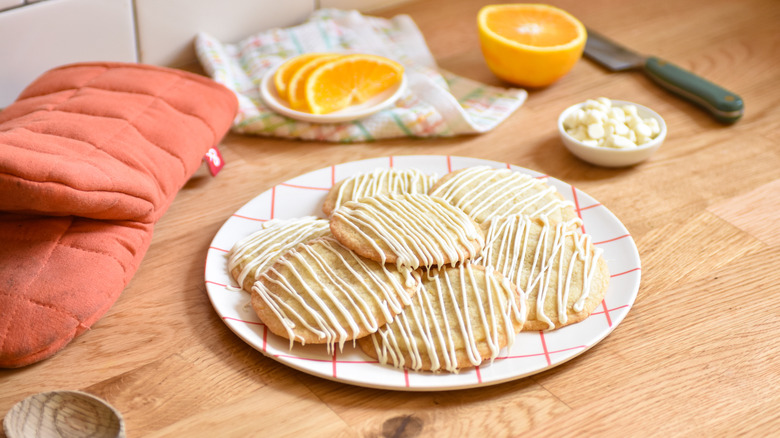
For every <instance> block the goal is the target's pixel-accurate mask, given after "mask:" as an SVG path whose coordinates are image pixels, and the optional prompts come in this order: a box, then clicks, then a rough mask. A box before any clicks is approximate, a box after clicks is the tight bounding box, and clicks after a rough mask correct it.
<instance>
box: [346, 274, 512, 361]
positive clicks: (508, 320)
mask: <svg viewBox="0 0 780 438" xmlns="http://www.w3.org/2000/svg"><path fill="white" fill-rule="evenodd" d="M412 301H413V302H412V304H411V305H410V306H407V307H406V308H405V309H404V311H403V312H402V313H401V314H400V315H398V316H397V317H396V319H395V320H394V321H393V322H392V323H389V324H387V325H386V326H384V327H382V328H380V329H379V331H377V332H376V333H374V334H372V335H371V336H368V337H365V338H362V339H359V340H358V345H359V346H360V348H361V349H362V350H363V351H364V352H365V353H366V354H368V355H369V356H371V357H373V358H374V359H377V360H378V361H379V362H380V363H382V364H390V365H393V366H395V367H398V368H401V367H405V368H410V369H412V370H415V371H421V370H426V371H443V370H446V371H450V372H458V371H459V370H460V369H463V368H469V367H474V366H477V365H480V364H481V363H482V362H483V361H485V360H493V359H495V358H496V357H497V356H498V354H499V351H500V350H501V349H502V348H504V347H508V346H511V345H512V342H513V341H514V339H515V336H516V334H517V333H518V332H519V331H520V330H521V328H522V327H523V323H524V321H525V318H526V308H525V302H524V300H523V299H522V297H521V294H520V293H518V291H517V289H516V288H515V287H514V286H513V285H512V284H511V283H510V282H509V281H507V279H506V278H505V277H503V276H502V275H501V274H499V273H497V272H495V271H493V270H492V269H491V268H484V267H482V266H477V265H474V264H472V263H463V264H460V265H458V266H456V267H449V266H448V267H445V268H441V269H434V270H432V271H430V272H429V273H428V274H423V280H422V285H421V287H420V289H419V290H418V292H417V293H416V294H415V296H414V298H413V300H412Z"/></svg>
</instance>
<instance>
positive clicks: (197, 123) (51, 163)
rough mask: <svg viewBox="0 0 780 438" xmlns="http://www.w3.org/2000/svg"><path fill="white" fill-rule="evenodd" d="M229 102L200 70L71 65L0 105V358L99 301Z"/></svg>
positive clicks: (220, 131)
mask: <svg viewBox="0 0 780 438" xmlns="http://www.w3.org/2000/svg"><path fill="white" fill-rule="evenodd" d="M236 110H237V101H236V97H235V94H234V93H233V92H231V91H230V90H228V89H227V88H225V87H223V86H222V85H220V84H217V83H216V82H214V81H212V80H211V79H209V78H206V77H203V76H199V75H196V74H193V73H189V72H184V71H179V70H174V69H168V68H162V67H154V66H149V65H142V64H124V63H81V64H72V65H66V66H63V67H59V68H56V69H53V70H50V71H48V72H46V73H44V74H43V75H42V76H41V77H39V78H38V79H37V80H35V81H34V82H33V83H32V84H30V85H29V86H28V87H27V88H26V89H25V90H24V91H23V92H22V94H21V95H20V96H19V98H18V99H17V101H16V102H14V103H13V104H11V105H10V106H9V107H8V108H6V109H4V110H2V111H0V367H6V368H9V367H20V366H24V365H28V364H31V363H34V362H37V361H39V360H42V359H45V358H47V357H49V356H51V355H52V354H54V353H56V352H57V351H59V350H60V349H61V348H63V347H64V346H65V345H67V344H68V343H69V342H70V341H71V340H72V339H73V338H74V337H75V336H77V335H79V334H80V333H82V332H83V331H85V330H86V329H88V328H89V327H90V326H91V325H92V324H93V323H94V322H95V321H97V320H98V319H99V318H100V317H101V316H102V315H103V314H104V313H105V312H106V311H107V310H108V309H109V308H110V307H111V305H112V304H113V303H114V302H115V301H116V299H117V298H118V297H119V294H120V293H121V292H122V290H123V289H124V288H125V286H126V285H127V283H128V282H129V281H130V279H131V278H132V276H133V274H134V273H135V271H136V270H137V269H138V266H139V265H140V263H141V259H142V258H143V256H144V254H145V252H146V250H147V248H148V247H149V243H150V241H151V238H152V231H153V227H154V224H155V222H156V221H157V220H158V219H159V218H160V216H161V215H162V214H163V213H164V212H165V210H166V209H167V208H168V206H169V205H170V204H171V202H172V201H173V199H174V197H175V196H176V193H177V192H178V191H179V189H181V187H182V186H183V185H184V184H185V183H186V182H187V180H188V179H189V178H190V176H192V175H193V173H195V171H196V170H197V169H198V167H199V166H200V165H201V163H202V160H203V157H204V155H205V154H206V152H207V151H209V149H211V148H212V147H214V146H216V145H217V144H218V143H219V142H220V140H221V139H222V137H223V136H224V135H225V133H226V132H227V130H228V129H229V128H230V125H231V122H232V120H233V118H234V117H235V114H236Z"/></svg>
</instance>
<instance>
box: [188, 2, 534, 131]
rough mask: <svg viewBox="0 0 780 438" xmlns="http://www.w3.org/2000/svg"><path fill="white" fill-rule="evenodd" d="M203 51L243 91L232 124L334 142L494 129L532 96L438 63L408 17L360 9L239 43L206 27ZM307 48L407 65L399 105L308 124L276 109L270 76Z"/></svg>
mask: <svg viewBox="0 0 780 438" xmlns="http://www.w3.org/2000/svg"><path fill="white" fill-rule="evenodd" d="M195 46H196V51H197V54H198V58H199V60H200V62H201V64H202V65H203V67H204V69H205V70H206V72H207V73H208V74H209V75H211V77H212V78H213V79H214V80H215V81H217V82H219V83H221V84H222V85H225V86H226V87H227V88H229V89H231V90H233V91H234V92H235V93H236V96H237V97H238V101H239V111H238V115H237V116H236V119H235V120H234V122H233V127H232V129H233V131H234V132H237V133H242V134H253V135H263V136H271V137H283V138H294V139H303V140H319V141H333V142H362V141H371V140H376V139H383V138H398V137H445V136H454V135H461V134H476V133H482V132H486V131H489V130H491V129H493V128H495V127H496V126H497V125H498V124H499V123H501V122H502V121H503V120H505V119H506V118H507V117H508V116H509V115H510V114H512V113H513V112H514V111H515V110H516V109H517V108H519V107H520V106H521V105H522V104H523V102H524V101H525V99H526V97H527V93H526V91H525V90H522V89H504V88H498V87H492V86H487V85H484V84H481V83H479V82H476V81H473V80H470V79H467V78H464V77H460V76H457V75H454V74H452V73H449V72H447V71H443V70H440V69H438V68H437V66H436V62H435V60H434V59H433V56H432V55H431V53H430V51H429V50H428V47H427V45H426V44H425V39H424V38H423V36H422V34H421V33H420V30H419V29H418V28H417V26H416V25H415V23H414V21H412V19H411V18H410V17H409V16H406V15H399V16H396V17H394V18H392V19H384V18H377V17H371V16H366V15H362V14H360V13H358V12H356V11H343V10H338V9H321V10H318V11H316V12H315V13H314V14H313V15H312V17H311V18H310V19H309V21H307V22H305V23H303V24H301V25H298V26H294V27H289V28H282V29H279V28H277V29H271V30H268V31H265V32H261V33H258V34H256V35H254V36H251V37H249V38H247V39H245V40H243V41H241V42H239V43H237V44H224V43H222V42H220V41H218V40H216V39H215V38H214V37H212V36H210V35H207V34H205V33H200V34H199V35H198V37H197V39H196V43H195ZM306 52H345V53H370V54H375V55H380V56H385V57H388V58H391V59H394V60H396V61H398V62H400V63H401V64H403V65H404V67H405V70H406V76H407V81H408V86H407V88H406V91H405V92H404V94H403V95H402V96H401V98H400V99H398V101H397V102H396V103H395V105H393V106H391V107H389V108H387V109H385V110H382V111H380V112H378V113H376V114H374V115H372V116H369V117H367V118H364V119H361V120H356V121H351V122H343V123H332V124H317V123H307V122H301V121H297V120H293V119H290V118H288V117H285V116H282V115H280V114H277V113H275V112H273V111H272V110H271V109H270V108H269V107H268V106H266V104H265V103H264V102H263V100H262V98H261V96H260V91H259V86H260V83H261V81H262V79H263V76H264V75H265V74H266V73H268V72H271V71H273V70H274V69H275V68H276V67H277V66H278V65H279V64H281V63H282V62H284V61H285V60H287V59H289V58H291V57H294V56H297V55H299V54H301V53H306Z"/></svg>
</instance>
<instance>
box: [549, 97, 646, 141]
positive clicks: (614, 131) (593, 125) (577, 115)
mask: <svg viewBox="0 0 780 438" xmlns="http://www.w3.org/2000/svg"><path fill="white" fill-rule="evenodd" d="M563 127H564V129H565V130H566V132H567V133H568V134H569V135H571V136H572V137H574V138H575V139H577V140H578V141H580V142H582V143H583V144H585V145H588V146H600V147H610V148H620V149H625V148H632V147H636V146H637V145H638V144H639V145H641V144H644V143H647V142H648V141H650V140H652V139H653V138H655V137H656V136H657V135H658V134H659V133H660V131H661V128H660V125H659V124H658V121H657V120H656V119H654V118H647V119H644V120H643V119H642V118H641V117H640V116H639V112H638V109H637V107H636V106H635V105H624V106H613V104H612V101H611V100H609V99H607V98H605V97H599V98H597V99H588V100H586V101H585V103H584V104H582V106H581V107H580V108H578V109H577V110H575V111H573V112H572V113H571V114H569V115H568V116H567V117H566V119H565V120H564V121H563Z"/></svg>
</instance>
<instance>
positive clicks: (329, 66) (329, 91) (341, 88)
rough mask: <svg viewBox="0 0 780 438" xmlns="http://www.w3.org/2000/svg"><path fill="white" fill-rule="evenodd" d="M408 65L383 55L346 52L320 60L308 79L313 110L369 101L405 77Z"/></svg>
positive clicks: (322, 111) (308, 98) (326, 110)
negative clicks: (346, 53) (323, 61)
mask: <svg viewBox="0 0 780 438" xmlns="http://www.w3.org/2000/svg"><path fill="white" fill-rule="evenodd" d="M403 74H404V68H403V66H402V65H401V64H399V63H397V62H395V61H393V60H391V59H388V58H385V57H383V56H376V55H367V54H355V55H344V56H341V57H339V58H337V59H330V60H328V61H327V62H325V63H322V64H319V65H318V66H317V67H316V68H315V69H314V70H313V71H312V73H311V75H310V76H309V78H308V80H307V81H306V102H307V104H308V107H309V110H310V111H311V112H312V113H313V114H327V113H332V112H334V111H338V110H340V109H343V108H346V107H348V106H350V105H353V104H359V103H362V102H365V101H367V100H369V99H371V98H372V97H374V96H376V95H378V94H380V93H382V92H383V91H385V90H387V89H389V88H391V87H393V86H395V85H396V84H398V83H399V82H400V81H401V78H402V76H403Z"/></svg>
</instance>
